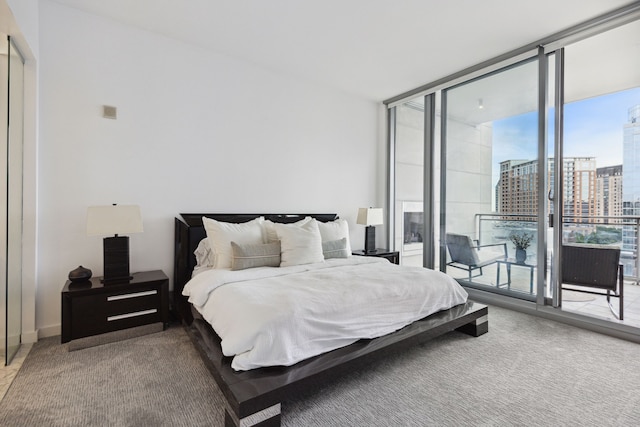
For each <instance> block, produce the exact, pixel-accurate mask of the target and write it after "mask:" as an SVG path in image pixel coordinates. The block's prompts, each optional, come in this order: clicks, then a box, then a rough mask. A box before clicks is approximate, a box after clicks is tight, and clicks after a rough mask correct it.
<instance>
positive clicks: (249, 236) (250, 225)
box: [202, 217, 264, 268]
mask: <svg viewBox="0 0 640 427" xmlns="http://www.w3.org/2000/svg"><path fill="white" fill-rule="evenodd" d="M263 222H264V218H263V217H260V218H256V219H254V220H251V221H249V222H244V223H240V224H236V223H231V222H221V221H216V220H215V219H211V218H207V217H202V223H203V224H204V229H205V231H206V232H207V238H208V239H209V245H210V246H211V251H212V252H213V255H214V260H213V268H231V242H232V241H233V242H236V243H237V244H239V245H248V244H255V245H257V244H260V243H263V241H262V223H263Z"/></svg>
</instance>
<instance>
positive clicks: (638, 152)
mask: <svg viewBox="0 0 640 427" xmlns="http://www.w3.org/2000/svg"><path fill="white" fill-rule="evenodd" d="M622 147H623V157H622V182H623V188H622V203H623V213H624V215H631V216H640V104H639V105H635V106H633V107H631V108H629V111H628V121H627V123H625V125H624V137H623V143H622ZM636 240H637V239H636V227H635V226H625V227H623V228H622V250H623V251H633V252H635V250H636V248H637V241H636Z"/></svg>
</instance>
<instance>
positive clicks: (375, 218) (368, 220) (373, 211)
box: [356, 208, 384, 225]
mask: <svg viewBox="0 0 640 427" xmlns="http://www.w3.org/2000/svg"><path fill="white" fill-rule="evenodd" d="M382 217H383V215H382V208H360V209H358V219H357V221H356V223H358V224H361V225H381V224H383V223H384V221H383V220H382V219H383V218H382Z"/></svg>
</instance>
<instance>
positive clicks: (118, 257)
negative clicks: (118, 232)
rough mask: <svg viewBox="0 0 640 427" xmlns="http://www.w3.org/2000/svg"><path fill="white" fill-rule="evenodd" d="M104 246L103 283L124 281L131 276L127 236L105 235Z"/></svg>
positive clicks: (128, 279)
mask: <svg viewBox="0 0 640 427" xmlns="http://www.w3.org/2000/svg"><path fill="white" fill-rule="evenodd" d="M103 248H104V278H103V279H102V280H101V282H102V283H104V284H105V285H107V284H113V283H126V282H129V281H130V280H131V279H132V277H131V275H130V274H129V237H128V236H115V237H105V238H104V240H103Z"/></svg>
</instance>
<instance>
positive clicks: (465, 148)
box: [388, 5, 640, 340]
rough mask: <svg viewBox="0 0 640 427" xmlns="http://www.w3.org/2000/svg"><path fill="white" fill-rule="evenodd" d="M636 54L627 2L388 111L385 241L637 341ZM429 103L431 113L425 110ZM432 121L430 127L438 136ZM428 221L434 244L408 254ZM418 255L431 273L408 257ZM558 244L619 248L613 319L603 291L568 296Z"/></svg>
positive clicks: (636, 29) (639, 164) (639, 76)
mask: <svg viewBox="0 0 640 427" xmlns="http://www.w3.org/2000/svg"><path fill="white" fill-rule="evenodd" d="M639 46H640V5H633V6H632V7H627V8H623V9H620V10H619V11H615V12H612V13H610V14H608V15H606V16H603V17H601V18H599V19H597V20H594V21H591V22H589V23H585V24H582V25H578V26H576V27H575V28H572V29H569V30H566V31H564V32H561V33H559V34H557V35H554V36H551V37H549V38H548V39H546V40H544V41H539V42H536V43H532V44H531V45H529V46H525V47H523V48H522V49H519V50H517V51H514V54H513V57H512V58H511V59H505V58H504V57H500V58H496V60H495V62H491V61H487V63H485V64H484V65H482V66H478V67H471V68H470V69H468V74H467V75H466V76H461V75H460V74H455V75H452V77H451V81H450V82H449V83H446V81H445V79H443V80H439V81H438V82H434V84H433V85H425V86H424V87H422V88H418V89H416V90H414V91H412V92H411V93H412V95H410V96H407V98H406V99H404V98H402V97H401V96H399V97H396V98H394V99H393V100H390V101H389V102H388V104H389V108H391V109H392V111H394V113H395V114H391V115H390V117H393V118H394V123H393V126H390V129H393V132H392V140H391V144H390V147H391V148H392V149H393V150H394V152H393V155H392V156H391V158H392V159H394V160H393V165H392V166H391V170H392V171H393V172H394V173H393V174H392V175H391V176H390V179H391V181H392V182H391V188H392V192H391V196H392V197H391V198H390V201H389V208H390V209H394V212H395V218H396V219H395V227H393V228H392V229H391V230H390V234H391V244H392V245H393V247H394V248H395V249H396V250H400V251H401V252H403V253H404V254H405V257H404V258H403V263H404V264H411V265H422V266H425V267H435V268H439V269H440V270H442V271H445V272H446V273H447V274H449V275H451V276H453V277H455V278H456V279H457V280H458V281H459V282H460V283H461V284H463V285H464V286H466V287H467V288H469V289H472V290H474V291H476V290H479V291H481V292H480V294H477V293H476V295H482V298H486V299H487V300H489V301H491V300H492V299H493V300H495V301H499V300H502V301H506V300H509V301H514V299H513V298H516V299H517V300H518V301H520V303H518V304H525V305H526V304H529V307H533V309H534V310H536V311H537V312H539V313H540V314H541V315H549V316H551V317H554V316H555V317H557V318H563V319H568V318H570V319H573V320H575V321H577V322H581V323H584V324H585V325H589V326H592V327H594V328H602V327H606V328H607V329H606V330H608V331H609V332H611V333H613V334H616V333H617V334H618V335H621V336H622V335H625V334H627V335H626V336H627V337H629V336H633V337H637V338H638V339H639V340H640V306H639V307H637V308H634V304H636V300H637V304H640V285H639V284H640V277H639V276H640V255H639V253H638V248H639V246H640V245H638V239H639V238H640V73H639V72H638V70H640V51H639ZM487 64H489V65H487ZM443 81H444V83H443ZM423 96H426V97H425V98H423ZM430 96H432V97H433V98H434V99H441V105H440V104H438V108H437V109H436V108H432V109H431V110H430V111H425V108H424V105H425V101H424V100H425V99H428V98H429V97H430ZM427 110H428V109H427ZM436 119H437V120H436ZM429 121H432V122H439V123H441V129H439V131H438V132H437V135H438V136H439V137H438V136H436V138H435V139H434V138H429V137H428V135H427V132H426V129H429V126H428V125H427V124H428V123H429ZM434 153H441V154H438V155H437V156H435V155H434ZM394 156H395V157H394ZM429 156H431V158H432V159H433V158H435V163H434V164H427V163H426V162H425V160H423V159H429V158H430V157H429ZM434 171H436V173H434ZM429 186H433V191H427V190H429ZM425 195H429V197H426V196H425ZM420 196H423V197H420ZM441 202H442V203H441ZM429 219H431V221H433V223H432V224H431V225H432V226H434V228H435V233H433V234H431V238H432V241H431V242H426V243H424V244H423V245H419V244H416V243H419V241H420V239H423V240H424V239H425V238H426V236H424V235H421V234H420V232H419V231H417V230H420V229H422V230H423V231H424V230H428V225H429V224H428V221H429ZM420 221H422V224H420ZM414 239H415V240H414ZM412 245H413V246H412ZM428 245H433V246H434V247H435V248H436V251H435V253H436V254H437V256H436V262H435V263H434V264H433V265H428V263H427V262H426V261H425V259H422V260H421V259H420V258H419V257H414V258H411V257H410V256H408V254H409V253H410V252H409V251H410V250H411V249H412V248H413V249H415V250H419V247H420V246H422V247H423V248H424V247H427V246H428ZM566 245H575V246H579V247H592V246H593V247H596V248H614V249H615V248H618V250H619V252H620V259H621V262H622V264H624V275H625V280H624V285H621V286H622V288H623V289H624V293H625V294H626V297H625V299H624V307H625V317H624V319H623V320H620V319H619V318H617V317H616V314H615V310H612V308H611V307H609V306H610V305H611V306H613V305H615V304H611V303H607V301H606V298H605V297H604V296H602V295H601V294H602V292H598V290H596V292H595V294H589V293H588V292H584V293H583V292H574V291H573V290H571V289H572V288H571V287H568V288H567V289H565V285H566V283H565V280H566V278H564V277H563V275H564V274H565V272H564V270H563V262H564V261H563V251H564V250H566V251H567V254H569V252H570V251H569V250H568V249H565V248H566ZM567 259H569V257H568V256H567ZM577 290H578V291H580V290H584V289H580V288H577ZM587 290H588V289H587ZM591 290H592V291H593V289H591ZM599 294H600V295H599ZM614 294H615V292H614ZM505 297H507V298H505ZM615 298H616V297H612V299H614V300H615ZM599 330H602V329H599Z"/></svg>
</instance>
